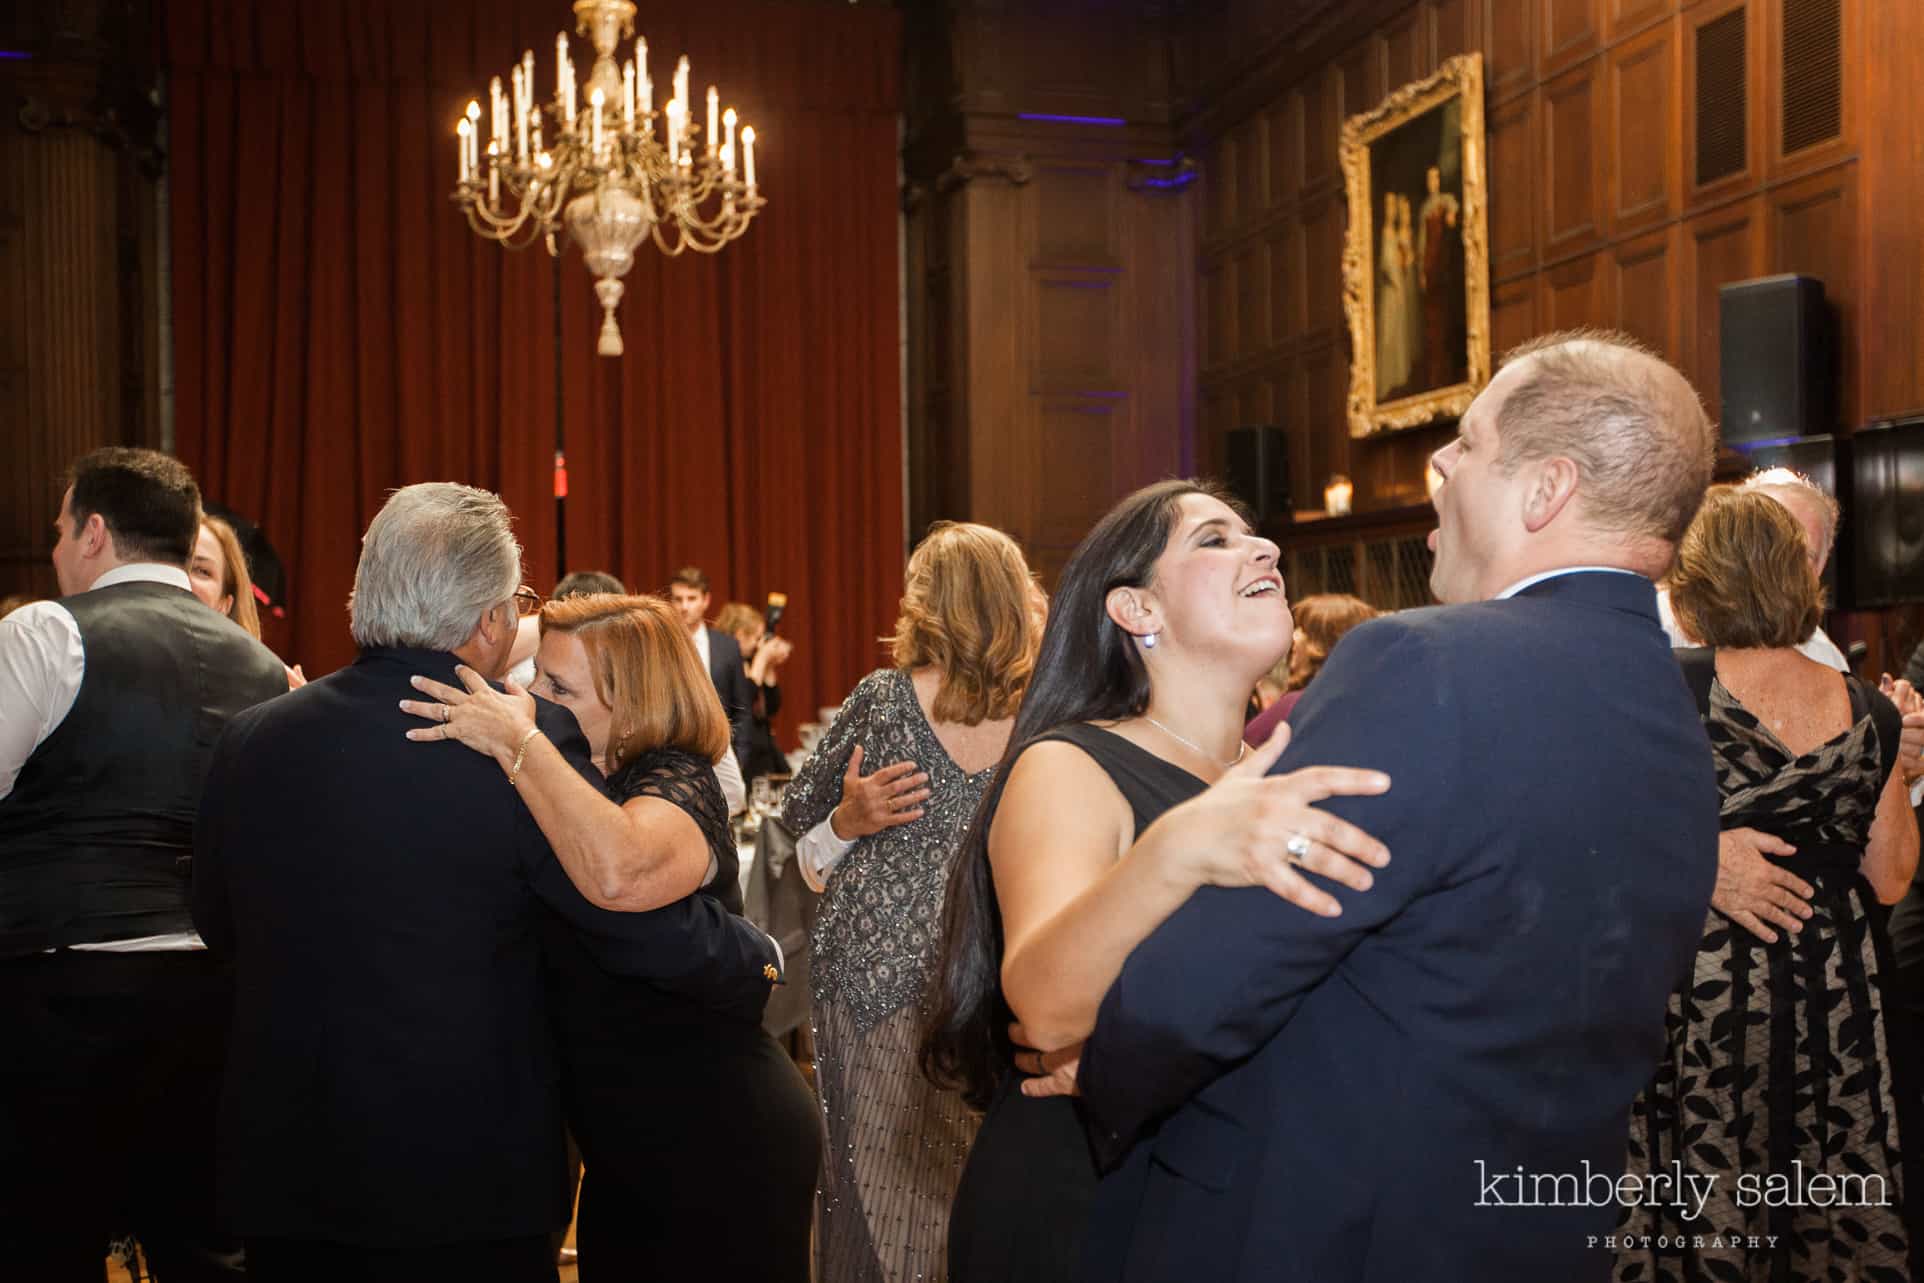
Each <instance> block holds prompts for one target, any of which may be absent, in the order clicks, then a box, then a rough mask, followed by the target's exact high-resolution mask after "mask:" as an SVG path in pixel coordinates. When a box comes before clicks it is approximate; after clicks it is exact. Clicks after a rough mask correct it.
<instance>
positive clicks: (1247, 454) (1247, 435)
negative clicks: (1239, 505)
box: [1223, 426, 1295, 530]
mask: <svg viewBox="0 0 1924 1283" xmlns="http://www.w3.org/2000/svg"><path fill="white" fill-rule="evenodd" d="M1223 474H1224V475H1223V480H1224V481H1225V482H1226V483H1227V484H1228V487H1229V492H1230V493H1231V494H1233V495H1235V496H1236V497H1237V498H1238V499H1240V500H1242V502H1243V506H1244V507H1246V508H1248V509H1249V515H1250V519H1251V521H1252V522H1253V523H1254V524H1255V527H1256V529H1258V530H1261V529H1262V528H1263V526H1264V525H1265V524H1267V523H1268V522H1270V521H1271V520H1280V521H1285V522H1287V521H1290V520H1292V519H1293V518H1294V516H1295V511H1294V508H1293V507H1292V505H1291V504H1290V500H1289V442H1288V438H1287V437H1285V435H1284V433H1283V430H1282V429H1281V428H1278V427H1268V426H1265V427H1243V428H1231V429H1230V430H1229V433H1228V435H1227V437H1226V438H1225V439H1224V442H1223Z"/></svg>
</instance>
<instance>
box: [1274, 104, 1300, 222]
mask: <svg viewBox="0 0 1924 1283" xmlns="http://www.w3.org/2000/svg"><path fill="white" fill-rule="evenodd" d="M1268 172H1269V192H1268V196H1267V201H1268V204H1269V207H1270V208H1271V209H1274V208H1275V207H1276V206H1278V205H1281V204H1284V203H1285V202H1287V201H1291V200H1294V199H1295V197H1296V193H1297V191H1298V190H1299V189H1300V188H1301V187H1302V185H1303V95H1302V93H1301V92H1300V91H1298V92H1292V93H1291V94H1290V95H1289V96H1288V97H1287V98H1285V99H1284V100H1283V101H1282V102H1280V103H1278V104H1276V107H1275V109H1274V110H1272V111H1271V112H1270V114H1269V171H1268Z"/></svg>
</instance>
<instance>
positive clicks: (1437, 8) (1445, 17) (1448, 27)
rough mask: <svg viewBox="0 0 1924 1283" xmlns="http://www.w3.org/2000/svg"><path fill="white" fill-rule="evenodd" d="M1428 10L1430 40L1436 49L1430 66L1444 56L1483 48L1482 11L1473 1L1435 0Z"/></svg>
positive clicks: (1452, 56)
mask: <svg viewBox="0 0 1924 1283" xmlns="http://www.w3.org/2000/svg"><path fill="white" fill-rule="evenodd" d="M1499 2H1500V0H1499ZM1429 9H1430V42H1431V45H1432V47H1433V49H1434V51H1435V52H1434V57H1433V61H1432V68H1434V67H1435V66H1437V65H1440V64H1441V63H1442V62H1443V60H1444V59H1445V58H1454V57H1455V56H1456V55H1458V54H1460V53H1469V52H1470V51H1471V50H1473V49H1481V48H1482V47H1483V32H1482V22H1483V11H1482V8H1481V6H1480V5H1479V4H1478V3H1477V2H1476V0H1437V3H1435V4H1432V5H1431V6H1430V7H1429Z"/></svg>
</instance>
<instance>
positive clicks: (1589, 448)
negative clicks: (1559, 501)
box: [1497, 330, 1717, 545]
mask: <svg viewBox="0 0 1924 1283" xmlns="http://www.w3.org/2000/svg"><path fill="white" fill-rule="evenodd" d="M1503 368H1504V369H1506V370H1514V375H1513V381H1512V384H1511V387H1510V390H1509V394H1508V395H1507V396H1506V397H1505V398H1504V400H1503V403H1502V408H1501V411H1500V412H1499V415H1498V418H1497V437H1498V440H1499V442H1500V443H1501V455H1500V456H1499V460H1498V462H1499V464H1500V465H1501V466H1503V467H1505V468H1511V469H1513V468H1515V467H1516V465H1517V464H1519V463H1521V462H1522V461H1523V460H1525V459H1548V458H1567V459H1569V460H1571V461H1572V462H1573V463H1575V464H1576V466H1577V473H1578V483H1577V496H1578V500H1579V502H1580V503H1581V504H1582V512H1583V518H1584V520H1585V521H1586V522H1588V523H1589V524H1590V525H1592V526H1594V527H1596V528H1597V529H1598V530H1599V531H1601V532H1606V533H1609V534H1612V535H1618V536H1622V537H1624V538H1654V539H1660V540H1662V541H1663V542H1665V543H1668V544H1672V545H1674V544H1676V543H1677V541H1678V540H1680V539H1682V538H1683V533H1684V530H1685V529H1686V528H1687V527H1688V526H1689V525H1690V519H1691V518H1692V517H1694V516H1695V515H1696V513H1697V507H1698V505H1699V504H1701V503H1702V502H1703V497H1704V490H1705V489H1706V488H1707V487H1708V486H1709V485H1710V473H1711V467H1712V465H1713V463H1714V462H1715V460H1716V454H1717V433H1716V429H1715V428H1714V427H1713V426H1712V425H1711V422H1710V419H1709V418H1708V416H1706V415H1705V414H1704V409H1703V404H1702V402H1700V401H1699V400H1698V399H1697V393H1696V391H1695V390H1694V389H1693V388H1692V387H1691V386H1690V381H1689V380H1688V379H1686V378H1684V376H1683V375H1682V374H1679V373H1678V372H1677V371H1676V369H1674V368H1673V367H1672V366H1671V365H1669V364H1668V363H1667V362H1665V361H1664V360H1663V359H1662V358H1661V357H1659V356H1656V355H1655V354H1653V353H1651V352H1650V351H1648V350H1647V349H1645V348H1644V347H1642V346H1641V345H1639V344H1638V343H1637V342H1636V341H1635V340H1633V339H1630V338H1628V337H1626V336H1624V335H1621V334H1612V333H1607V332H1604V331H1597V330H1571V331H1564V332H1561V333H1556V334H1546V335H1544V336H1543V337H1542V338H1538V339H1534V340H1532V341H1531V342H1529V343H1526V344H1524V345H1523V346H1521V347H1519V348H1516V349H1514V350H1513V351H1511V352H1510V353H1509V354H1508V355H1507V356H1506V357H1505V358H1504V360H1503Z"/></svg>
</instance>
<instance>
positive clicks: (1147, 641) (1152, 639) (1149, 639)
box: [1142, 633, 1160, 650]
mask: <svg viewBox="0 0 1924 1283" xmlns="http://www.w3.org/2000/svg"><path fill="white" fill-rule="evenodd" d="M1159 635H1160V634H1157V633H1144V634H1143V635H1142V646H1143V649H1144V650H1154V649H1155V648H1156V638H1157V637H1158V636H1159Z"/></svg>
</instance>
